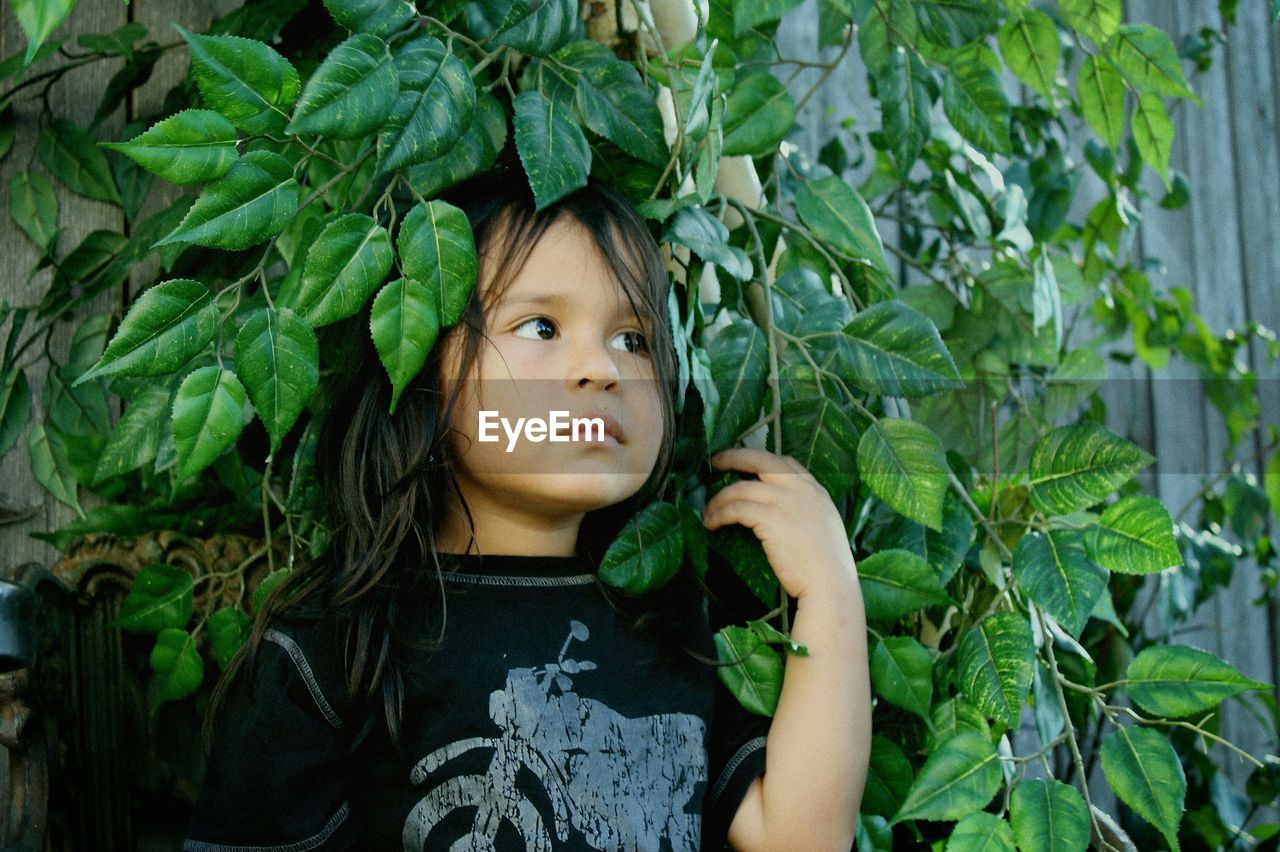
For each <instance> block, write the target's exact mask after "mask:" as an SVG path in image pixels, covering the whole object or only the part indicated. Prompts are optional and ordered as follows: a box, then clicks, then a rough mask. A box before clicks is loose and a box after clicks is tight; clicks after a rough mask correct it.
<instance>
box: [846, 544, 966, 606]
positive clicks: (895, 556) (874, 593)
mask: <svg viewBox="0 0 1280 852" xmlns="http://www.w3.org/2000/svg"><path fill="white" fill-rule="evenodd" d="M858 581H859V582H860V583H861V585H862V598H863V601H864V603H865V605H866V610H867V618H868V620H870V621H875V622H893V621H897V620H898V619H899V618H901V617H902V616H904V615H906V614H907V613H909V612H914V611H916V610H918V609H923V608H924V607H927V606H934V605H937V604H945V603H950V602H951V598H950V596H948V595H947V592H946V590H945V589H943V588H942V582H941V581H940V580H939V579H938V574H937V572H936V571H934V570H933V566H931V565H930V564H929V563H928V562H926V561H924V560H923V559H921V558H920V557H919V556H917V555H916V554H914V553H912V552H911V551H909V550H898V549H894V550H880V551H877V552H875V553H873V554H871V555H870V556H868V557H866V558H865V559H863V560H862V561H861V562H859V563H858Z"/></svg>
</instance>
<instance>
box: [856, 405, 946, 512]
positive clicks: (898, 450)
mask: <svg viewBox="0 0 1280 852" xmlns="http://www.w3.org/2000/svg"><path fill="white" fill-rule="evenodd" d="M949 471H950V468H948V466H947V457H946V453H945V451H944V450H943V448H942V442H941V441H939V440H938V437H937V436H936V435H934V434H933V432H931V431H930V430H929V428H928V427H927V426H924V425H923V424H920V423H916V422H915V421H914V420H898V419H891V418H882V419H880V420H878V421H876V422H875V423H874V424H872V425H871V427H870V428H869V429H867V431H865V432H863V433H862V438H861V439H859V441H858V473H859V474H861V476H862V480H863V482H865V483H866V484H867V487H868V488H870V489H871V490H872V491H874V492H875V494H876V496H878V497H879V498H880V499H881V500H884V502H886V503H888V504H889V505H890V506H891V507H892V508H893V509H895V510H897V511H898V513H899V514H902V515H904V516H906V517H908V518H910V519H911V520H913V521H917V522H918V523H921V524H924V525H925V526H926V527H928V528H929V529H931V530H935V531H941V529H942V496H943V493H944V492H945V491H946V489H947V482H948V477H947V474H948V472H949Z"/></svg>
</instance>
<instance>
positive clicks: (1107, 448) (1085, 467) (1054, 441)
mask: <svg viewBox="0 0 1280 852" xmlns="http://www.w3.org/2000/svg"><path fill="white" fill-rule="evenodd" d="M1153 461H1155V458H1154V457H1153V456H1152V455H1151V454H1150V453H1148V452H1147V451H1146V450H1144V449H1142V448H1141V447H1139V446H1137V445H1136V444H1133V443H1131V442H1129V441H1126V440H1125V439H1124V438H1121V437H1120V436H1119V435H1116V434H1115V433H1113V432H1111V431H1110V430H1109V429H1107V428H1106V427H1105V426H1102V425H1100V424H1098V423H1094V422H1091V421H1086V422H1083V423H1078V424H1073V425H1068V426H1059V427H1058V428H1056V429H1053V430H1052V431H1050V432H1049V433H1048V434H1046V435H1045V436H1044V437H1043V438H1041V439H1040V440H1039V441H1037V442H1036V445H1035V447H1034V448H1033V449H1032V450H1031V460H1030V462H1029V465H1028V467H1029V470H1030V482H1031V502H1032V504H1033V505H1034V506H1035V507H1036V508H1037V509H1039V510H1040V511H1041V512H1044V513H1045V514H1046V515H1067V514H1070V513H1072V512H1074V511H1076V510H1077V509H1084V508H1087V507H1088V506H1091V505H1093V504H1094V503H1098V502H1100V501H1101V500H1103V499H1104V498H1105V497H1106V496H1107V495H1109V494H1111V493H1113V492H1114V491H1115V490H1116V489H1117V488H1119V487H1120V486H1121V485H1123V484H1124V483H1126V482H1128V481H1129V479H1130V478H1132V476H1133V475H1134V474H1135V473H1136V472H1138V471H1139V470H1141V469H1142V468H1144V467H1146V466H1147V465H1149V464H1151V463H1152V462H1153Z"/></svg>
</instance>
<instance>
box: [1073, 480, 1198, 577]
mask: <svg viewBox="0 0 1280 852" xmlns="http://www.w3.org/2000/svg"><path fill="white" fill-rule="evenodd" d="M1173 529H1174V527H1173V519H1172V518H1170V517H1169V510H1168V509H1166V508H1165V506H1164V504H1163V503H1161V502H1160V501H1159V500H1157V499H1156V498H1154V497H1148V496H1146V495H1143V494H1132V495H1130V496H1128V497H1124V498H1122V499H1120V500H1117V501H1116V502H1115V503H1112V504H1111V505H1110V506H1108V507H1107V508H1106V509H1105V510H1103V512H1102V517H1101V518H1099V519H1098V523H1097V525H1096V526H1094V527H1091V528H1090V529H1089V530H1088V531H1087V532H1086V533H1085V545H1086V546H1087V547H1088V550H1089V558H1090V559H1092V560H1093V561H1095V562H1097V563H1098V564H1099V565H1101V566H1103V567H1104V568H1109V569H1111V570H1112V571H1117V572H1119V573H1121V574H1151V573H1154V572H1156V571H1163V570H1164V569H1165V568H1172V567H1175V566H1179V565H1181V564H1182V554H1181V553H1180V552H1179V551H1178V543H1177V541H1176V540H1175V539H1174V535H1173Z"/></svg>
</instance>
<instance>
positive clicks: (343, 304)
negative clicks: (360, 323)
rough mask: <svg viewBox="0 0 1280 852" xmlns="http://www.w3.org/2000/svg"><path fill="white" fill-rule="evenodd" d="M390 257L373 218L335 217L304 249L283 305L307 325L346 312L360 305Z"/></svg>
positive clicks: (388, 239) (384, 273)
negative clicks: (295, 283)
mask: <svg viewBox="0 0 1280 852" xmlns="http://www.w3.org/2000/svg"><path fill="white" fill-rule="evenodd" d="M394 260H395V258H394V256H393V253H392V250H391V237H390V236H389V235H388V234H387V229H386V228H384V227H382V226H381V225H379V224H378V223H377V222H375V221H374V220H373V217H371V216H366V215H365V214H363V213H348V214H346V215H344V216H338V217H337V218H336V219H333V220H332V221H330V222H329V223H328V224H327V225H325V227H324V230H323V231H321V232H320V236H318V237H316V241H315V242H314V243H312V245H311V249H310V251H308V252H307V256H306V261H305V263H304V265H303V268H302V281H301V283H300V284H299V285H298V290H297V292H296V293H295V295H294V297H293V299H292V300H291V303H290V304H289V305H288V307H291V308H293V310H295V311H297V312H298V314H300V315H301V316H302V318H303V319H305V320H306V321H307V322H308V323H309V324H310V325H311V327H312V328H320V327H321V326H324V325H328V324H329V323H331V322H335V321H337V320H340V319H342V318H343V317H349V316H351V315H352V314H354V313H356V312H357V311H359V310H360V309H361V308H362V307H364V303H365V302H367V301H368V300H369V297H370V296H371V295H373V292H374V291H375V290H376V289H377V288H378V286H379V285H380V284H381V283H382V281H383V279H385V278H386V277H387V273H388V272H390V271H391V265H392V263H393V262H394Z"/></svg>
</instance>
